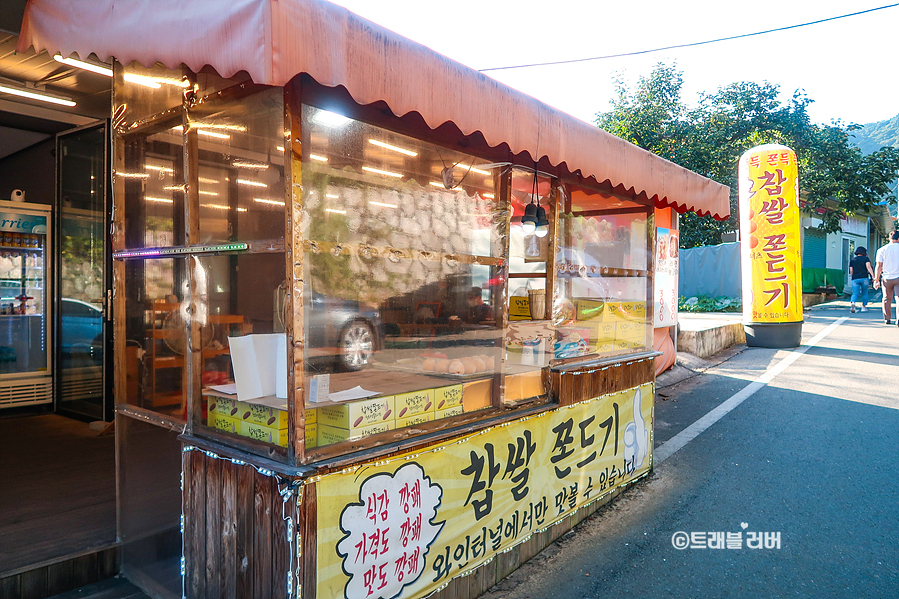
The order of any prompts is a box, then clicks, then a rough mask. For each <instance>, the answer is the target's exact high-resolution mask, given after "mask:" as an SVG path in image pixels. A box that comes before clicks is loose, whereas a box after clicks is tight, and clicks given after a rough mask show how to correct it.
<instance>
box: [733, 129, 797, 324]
mask: <svg viewBox="0 0 899 599" xmlns="http://www.w3.org/2000/svg"><path fill="white" fill-rule="evenodd" d="M799 220H800V213H799V177H798V165H797V163H796V153H795V152H793V150H791V149H790V148H788V147H786V146H781V145H776V144H769V145H764V146H758V147H755V148H753V149H751V150H749V151H747V152H746V153H744V154H743V156H742V157H740V239H741V243H742V247H741V256H742V266H743V315H744V316H743V319H744V321H745V322H747V323H776V322H800V321H802V261H801V258H800V242H801V240H800V222H799Z"/></svg>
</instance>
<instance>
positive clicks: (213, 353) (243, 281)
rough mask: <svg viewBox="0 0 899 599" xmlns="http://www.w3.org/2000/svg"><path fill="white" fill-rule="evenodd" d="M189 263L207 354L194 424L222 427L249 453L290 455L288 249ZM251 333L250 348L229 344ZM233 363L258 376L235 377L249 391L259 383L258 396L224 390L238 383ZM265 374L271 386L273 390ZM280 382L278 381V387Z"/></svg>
mask: <svg viewBox="0 0 899 599" xmlns="http://www.w3.org/2000/svg"><path fill="white" fill-rule="evenodd" d="M190 261H191V264H192V265H193V266H192V276H193V278H194V284H195V286H196V289H197V294H196V296H195V305H196V308H197V309H196V312H195V314H196V316H197V318H198V319H200V320H201V322H202V324H201V326H200V335H201V339H200V344H201V347H202V351H203V373H202V385H203V397H202V400H201V410H200V411H199V412H198V414H197V416H198V418H197V420H196V421H195V423H196V424H198V425H200V426H199V427H195V428H194V431H195V432H198V433H200V434H209V433H211V432H212V431H209V430H204V428H203V427H209V428H210V429H218V430H219V431H220V432H221V431H224V432H225V433H226V434H231V435H233V439H234V440H237V441H241V442H242V443H241V445H242V446H243V447H244V448H245V449H247V450H248V451H252V452H255V453H258V454H260V455H264V456H270V455H273V454H279V455H282V456H286V447H287V385H286V382H287V378H286V377H287V356H286V345H285V343H286V336H285V335H283V327H282V326H281V322H282V320H281V317H282V314H281V311H280V310H279V306H280V305H281V304H279V298H280V297H282V296H279V291H283V289H285V288H286V285H285V284H284V279H285V264H284V254H283V253H281V252H279V253H271V254H268V253H266V254H237V255H224V256H212V257H202V258H191V259H190ZM279 332H280V333H281V334H274V335H273V333H279ZM251 333H252V334H253V335H254V337H255V339H254V340H253V341H251V342H250V343H252V344H253V345H252V346H250V347H247V346H245V345H244V346H240V347H237V348H234V347H232V341H233V340H234V338H236V337H245V336H247V335H250V334H251ZM267 344H268V345H267ZM267 347H270V348H271V349H272V354H271V355H270V354H266V353H265V351H266V348H267ZM274 354H277V356H275V355H274ZM232 360H234V361H236V362H237V363H239V364H241V365H242V366H244V367H247V368H245V369H244V370H242V371H240V374H242V375H243V376H244V377H247V376H249V375H250V374H255V375H257V376H259V377H260V379H259V380H257V381H252V380H248V379H243V380H241V381H238V382H239V383H240V384H241V385H243V384H247V388H250V387H251V385H250V383H256V382H258V384H259V389H260V393H261V394H262V395H261V396H260V397H255V398H253V399H247V400H246V401H242V402H241V401H237V395H235V394H234V393H228V392H226V391H227V390H225V391H223V390H222V387H221V386H222V385H229V384H233V383H235V376H234V369H233V367H232ZM250 365H252V371H253V372H252V373H251V369H250V368H248V367H249V366H250ZM263 377H266V380H267V381H268V383H269V384H270V385H271V388H270V389H269V390H266V380H261V379H262V378H263ZM278 379H281V381H280V382H281V384H280V385H276V384H275V383H276V382H277V380H278ZM279 390H280V391H281V392H280V393H278V391H279ZM279 395H280V397H278V396H279ZM251 397H252V396H251ZM263 414H264V417H263ZM260 441H261V442H260Z"/></svg>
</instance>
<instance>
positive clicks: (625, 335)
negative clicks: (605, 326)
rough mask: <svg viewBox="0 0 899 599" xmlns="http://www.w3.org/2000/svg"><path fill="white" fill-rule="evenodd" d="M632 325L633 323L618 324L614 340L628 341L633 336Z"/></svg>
mask: <svg viewBox="0 0 899 599" xmlns="http://www.w3.org/2000/svg"><path fill="white" fill-rule="evenodd" d="M634 324H636V323H633V322H626V321H623V322H619V323H618V326H617V327H616V331H615V339H630V338H631V337H633V336H634Z"/></svg>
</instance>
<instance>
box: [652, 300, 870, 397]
mask: <svg viewBox="0 0 899 599" xmlns="http://www.w3.org/2000/svg"><path fill="white" fill-rule="evenodd" d="M881 301H882V294H881V292H880V291H877V292H872V293H871V296H870V299H869V301H868V311H869V312H873V313H875V314H879V313H880V311H881ZM849 304H850V302H849V297H848V296H846V297H840V298H837V299H834V300H830V301H826V302H823V303H819V304H815V305H813V306H807V307H806V308H805V313H809V312H818V311H831V310H832V311H836V312H841V313H842V312H845V315H846V316H848V315H849V314H850V312H849ZM858 307H859V308H860V307H861V304H860V303H859V305H858ZM745 343H746V333H745V332H744V330H743V313H742V312H704V313H695V312H679V313H678V336H677V359H676V362H675V364H674V366H672V367H671V368H669V369H668V370H666V371H665V372H663V373H662V374H660V375H659V376H658V377H656V385H657V387H659V388H662V387H667V386H670V385H674V384H675V383H679V382H681V381H682V380H684V379H687V378H690V377H692V376H696V375H697V374H700V373H701V372H702V371H704V370H706V369H708V368H709V367H711V366H714V365H716V364H720V363H721V362H723V361H724V360H727V359H728V358H730V357H731V356H733V355H734V354H736V353H739V352H741V351H743V349H745V348H746V345H745Z"/></svg>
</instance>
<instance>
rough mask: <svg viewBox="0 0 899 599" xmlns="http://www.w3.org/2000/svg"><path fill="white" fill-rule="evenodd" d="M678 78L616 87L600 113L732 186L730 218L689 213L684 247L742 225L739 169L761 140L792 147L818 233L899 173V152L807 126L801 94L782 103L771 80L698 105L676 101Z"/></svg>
mask: <svg viewBox="0 0 899 599" xmlns="http://www.w3.org/2000/svg"><path fill="white" fill-rule="evenodd" d="M682 86H683V77H682V73H681V72H679V71H678V70H677V68H676V67H674V66H670V65H666V64H662V63H660V64H658V65H656V67H655V68H654V69H653V71H652V73H650V75H649V76H648V77H641V78H640V80H639V81H638V83H637V85H636V87H634V88H633V89H630V88H628V86H627V85H626V84H625V83H623V82H622V81H621V80H618V81H616V92H617V93H616V98H615V100H613V102H612V110H610V111H609V112H605V113H600V114H598V115H597V118H596V124H597V125H598V126H599V127H601V128H603V129H605V130H606V131H608V132H610V133H612V134H614V135H617V136H618V137H621V138H623V139H626V140H627V141H629V142H631V143H634V144H635V145H638V146H640V147H642V148H645V149H647V150H649V151H650V152H653V153H655V154H658V155H659V156H661V157H663V158H666V159H668V160H671V161H672V162H675V163H677V164H679V165H681V166H683V167H685V168H688V169H690V170H692V171H694V172H696V173H699V174H701V175H704V176H706V177H709V178H710V179H713V180H715V181H718V182H720V183H723V184H725V185H729V186H730V189H731V197H730V203H731V215H730V217H729V218H728V219H727V220H726V221H716V220H714V219H713V218H712V217H710V216H708V217H699V216H697V215H696V214H695V213H692V212H691V213H687V214H685V215H684V217H683V218H682V220H681V237H680V239H681V246H682V247H694V246H698V245H711V244H717V243H719V242H720V241H721V234H722V233H725V232H727V231H735V230H737V229H738V228H739V220H738V219H739V211H738V210H737V188H738V181H737V169H738V164H739V159H740V156H741V155H742V154H743V152H745V151H746V150H748V149H750V148H752V147H754V146H757V145H760V144H766V143H780V144H784V145H786V146H789V147H791V148H792V149H793V150H794V151H795V152H796V155H797V158H798V160H799V184H800V197H801V198H802V200H804V201H805V202H806V207H805V209H806V210H807V211H810V212H816V211H817V212H821V214H817V215H816V216H819V217H820V218H821V219H822V221H823V222H822V224H821V226H820V228H821V229H822V230H824V231H827V232H834V231H838V230H840V218H841V217H842V216H843V215H852V214H858V213H864V212H867V211H870V210H872V209H873V207H874V205H876V204H877V203H879V202H881V201H882V199H883V196H884V195H885V194H886V193H887V191H888V190H889V184H890V182H891V181H892V180H893V179H895V173H896V170H897V169H899V150H897V149H896V148H883V149H881V150H879V151H877V152H874V153H871V154H868V155H863V154H862V152H861V151H860V150H859V149H858V148H857V147H855V146H853V145H852V143H851V139H850V133H851V132H852V131H854V130H856V129H858V126H857V125H846V124H844V123H842V122H840V121H834V122H832V123H831V124H829V125H820V124H814V123H812V122H811V120H810V118H809V116H808V112H807V108H808V106H809V104H810V103H811V102H812V100H810V99H809V98H808V97H807V96H806V95H805V94H804V93H803V92H801V91H797V92H795V93H794V94H793V96H792V97H791V98H790V99H789V100H788V101H787V102H781V101H780V99H779V96H780V89H779V87H778V86H777V85H772V84H770V83H762V84H759V83H753V82H739V83H733V84H731V85H728V86H725V87H722V88H719V89H718V91H717V92H715V93H713V94H702V95H701V96H700V99H699V102H698V104H697V105H696V106H695V107H692V108H691V107H688V106H687V105H686V104H685V103H684V102H683V100H682V98H681V88H682Z"/></svg>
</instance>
